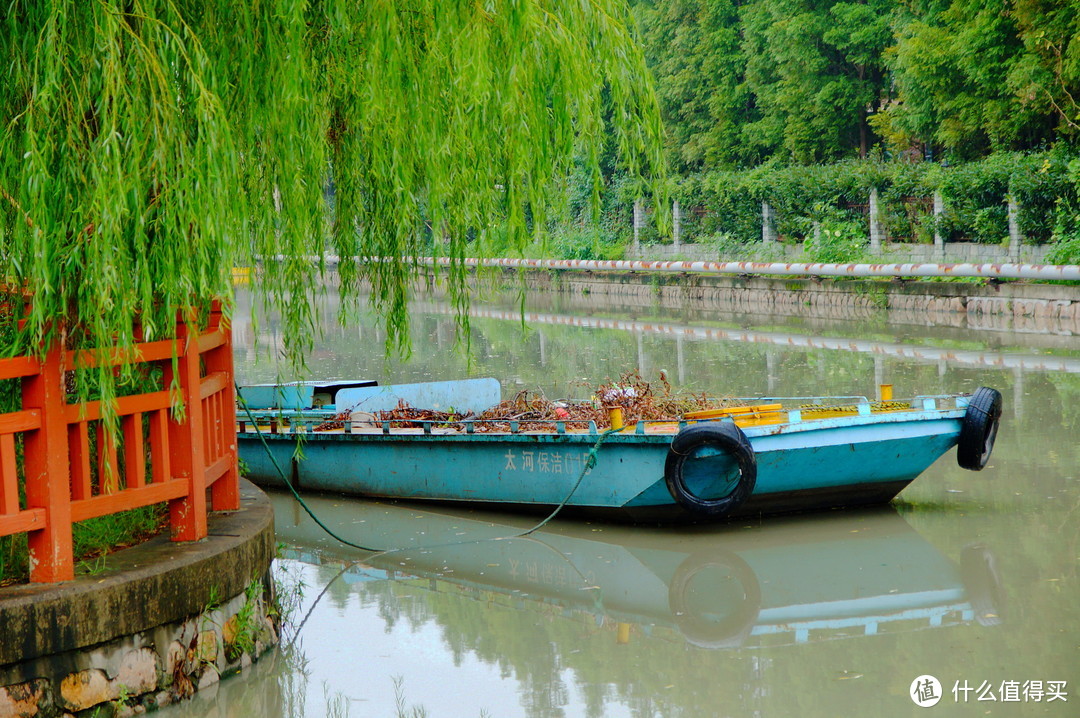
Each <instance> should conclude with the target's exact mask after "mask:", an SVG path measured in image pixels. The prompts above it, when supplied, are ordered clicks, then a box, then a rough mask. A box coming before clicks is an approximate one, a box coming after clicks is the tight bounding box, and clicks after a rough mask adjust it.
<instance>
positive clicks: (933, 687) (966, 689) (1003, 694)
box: [908, 674, 1069, 708]
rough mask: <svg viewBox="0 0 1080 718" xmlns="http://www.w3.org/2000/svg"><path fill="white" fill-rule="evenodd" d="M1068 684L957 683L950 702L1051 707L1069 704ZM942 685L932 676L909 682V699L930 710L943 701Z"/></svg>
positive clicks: (1020, 682)
mask: <svg viewBox="0 0 1080 718" xmlns="http://www.w3.org/2000/svg"><path fill="white" fill-rule="evenodd" d="M1068 689H1069V683H1068V681H1052V680H1045V679H1040V680H1026V681H1018V680H1006V681H1001V682H1000V683H991V682H990V681H987V680H983V681H980V682H978V684H975V683H972V682H971V681H968V680H966V679H965V680H957V681H955V682H954V683H953V687H952V699H953V702H955V703H968V702H972V703H978V702H984V701H990V702H995V703H1054V702H1057V701H1060V702H1061V703H1062V704H1065V703H1068V701H1069V690H1068ZM942 694H943V691H942V687H941V681H939V680H938V679H937V678H934V677H933V676H931V675H929V674H927V675H921V676H919V677H918V678H916V679H915V680H913V681H912V682H911V687H910V688H908V695H909V696H910V697H911V700H912V701H913V702H914V703H915V705H917V706H919V707H920V708H929V707H930V706H934V705H937V704H938V702H939V701H940V700H941V698H942ZM946 694H947V693H946Z"/></svg>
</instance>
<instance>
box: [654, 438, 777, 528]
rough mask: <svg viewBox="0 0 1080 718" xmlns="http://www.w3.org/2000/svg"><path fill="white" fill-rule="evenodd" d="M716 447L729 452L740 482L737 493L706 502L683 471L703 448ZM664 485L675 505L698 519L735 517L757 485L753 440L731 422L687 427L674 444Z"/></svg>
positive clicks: (734, 491)
mask: <svg viewBox="0 0 1080 718" xmlns="http://www.w3.org/2000/svg"><path fill="white" fill-rule="evenodd" d="M707 445H713V446H714V447H716V448H717V449H719V450H722V451H724V452H727V453H728V454H729V455H730V456H731V457H732V458H733V459H734V460H735V462H736V463H737V464H738V467H739V482H738V484H737V485H736V486H735V489H734V490H733V491H732V492H731V493H730V494H728V495H727V496H723V497H721V498H718V499H704V498H701V497H700V496H697V495H696V494H694V493H693V492H692V491H690V489H689V488H688V487H687V485H686V479H685V477H684V476H683V469H684V465H685V463H686V459H687V457H689V456H690V455H691V453H692V452H693V451H694V450H695V449H697V448H699V447H702V446H707ZM664 481H665V483H666V484H667V487H668V491H669V492H670V493H671V497H672V498H673V499H675V502H676V503H677V504H679V505H680V506H682V507H683V508H684V509H686V510H687V511H690V512H691V513H693V514H696V515H698V516H703V517H708V518H719V517H721V516H725V515H726V514H729V513H731V512H732V511H733V510H735V509H736V508H737V507H738V506H739V505H740V504H741V503H742V502H743V501H745V500H746V499H747V498H748V497H749V496H750V494H752V493H754V486H755V485H756V484H757V458H756V457H755V456H754V449H753V447H752V446H750V440H749V439H747V438H746V434H744V433H743V432H742V429H740V428H739V427H737V426H735V424H733V423H731V422H706V423H701V424H691V425H690V426H687V427H685V428H684V429H682V430H681V431H679V433H678V434H676V435H675V438H674V439H672V441H671V446H670V447H669V448H668V454H667V460H666V461H665V462H664Z"/></svg>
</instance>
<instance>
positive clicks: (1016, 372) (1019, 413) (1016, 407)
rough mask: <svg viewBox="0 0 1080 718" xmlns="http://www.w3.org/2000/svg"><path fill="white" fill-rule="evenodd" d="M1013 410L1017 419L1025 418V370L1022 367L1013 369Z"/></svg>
mask: <svg viewBox="0 0 1080 718" xmlns="http://www.w3.org/2000/svg"><path fill="white" fill-rule="evenodd" d="M1012 409H1013V413H1014V414H1015V415H1016V418H1017V419H1020V418H1022V417H1023V416H1024V370H1023V369H1022V368H1021V367H1015V368H1014V369H1013V403H1012Z"/></svg>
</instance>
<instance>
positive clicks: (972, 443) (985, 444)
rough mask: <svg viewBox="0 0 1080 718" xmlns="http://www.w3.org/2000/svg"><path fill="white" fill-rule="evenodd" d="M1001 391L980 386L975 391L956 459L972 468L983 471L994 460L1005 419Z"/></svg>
mask: <svg viewBox="0 0 1080 718" xmlns="http://www.w3.org/2000/svg"><path fill="white" fill-rule="evenodd" d="M1001 405H1002V402H1001V392H999V391H997V390H996V389H991V388H989V387H985V386H980V387H979V388H978V389H976V390H975V393H974V394H972V395H971V399H970V401H969V402H968V407H967V411H966V412H965V413H964V420H963V423H962V424H961V426H960V438H959V440H958V441H957V445H956V463H958V464H960V466H961V468H964V469H968V470H970V471H982V470H983V468H984V467H985V466H986V462H988V461H989V460H990V452H992V451H993V450H994V442H995V441H996V440H997V433H998V425H999V424H1000V423H1001Z"/></svg>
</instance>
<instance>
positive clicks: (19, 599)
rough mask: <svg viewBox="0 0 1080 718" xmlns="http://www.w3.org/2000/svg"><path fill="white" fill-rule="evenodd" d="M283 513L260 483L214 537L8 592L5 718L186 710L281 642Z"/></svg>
mask: <svg viewBox="0 0 1080 718" xmlns="http://www.w3.org/2000/svg"><path fill="white" fill-rule="evenodd" d="M274 546H275V543H274V522H273V509H272V508H271V506H270V503H269V501H268V500H267V499H266V497H265V495H263V493H262V492H261V491H259V490H258V489H257V488H255V487H254V486H252V485H251V484H250V483H247V482H243V483H242V484H241V509H240V510H239V511H236V512H231V513H228V514H215V515H211V518H210V536H209V538H207V539H206V540H205V541H199V542H195V543H173V542H171V541H169V540H168V538H167V537H165V536H159V537H157V538H155V539H153V540H151V541H149V542H147V543H145V544H142V545H140V546H136V547H134V548H130V549H126V550H123V551H119V552H117V553H115V554H111V555H110V556H109V557H108V559H107V561H106V563H105V566H106V568H105V570H104V571H102V572H101V573H97V574H95V575H84V576H80V577H78V578H76V580H74V581H71V582H67V583H61V584H31V585H24V586H15V587H10V588H5V589H0V635H2V637H3V640H2V641H0V716H27V717H29V716H35V717H36V718H51V717H52V716H61V715H64V716H66V715H74V714H82V712H83V711H86V712H87V715H89V714H95V715H98V714H100V715H104V716H108V715H132V714H135V713H141V712H144V711H145V710H148V709H153V708H157V707H160V706H162V705H165V704H168V703H171V702H173V701H176V700H179V699H183V698H187V697H189V696H191V695H193V694H194V693H195V692H196V691H198V690H201V689H204V688H207V687H209V686H212V685H214V684H216V683H217V681H218V680H220V678H221V677H222V676H225V675H228V674H229V673H232V672H235V671H238V670H240V669H241V668H243V667H244V666H246V665H249V664H250V663H251V662H252V661H254V660H256V659H257V658H258V657H259V656H260V655H261V654H262V653H263V652H264V651H265V650H266V649H267V648H269V647H270V646H272V645H274V644H275V643H276V642H277V628H278V627H277V626H276V625H275V623H274V620H273V618H272V616H273V611H272V610H271V605H272V600H273V596H272V591H273V584H272V582H271V581H270V575H269V570H270V565H271V562H272V560H273V556H274Z"/></svg>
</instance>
